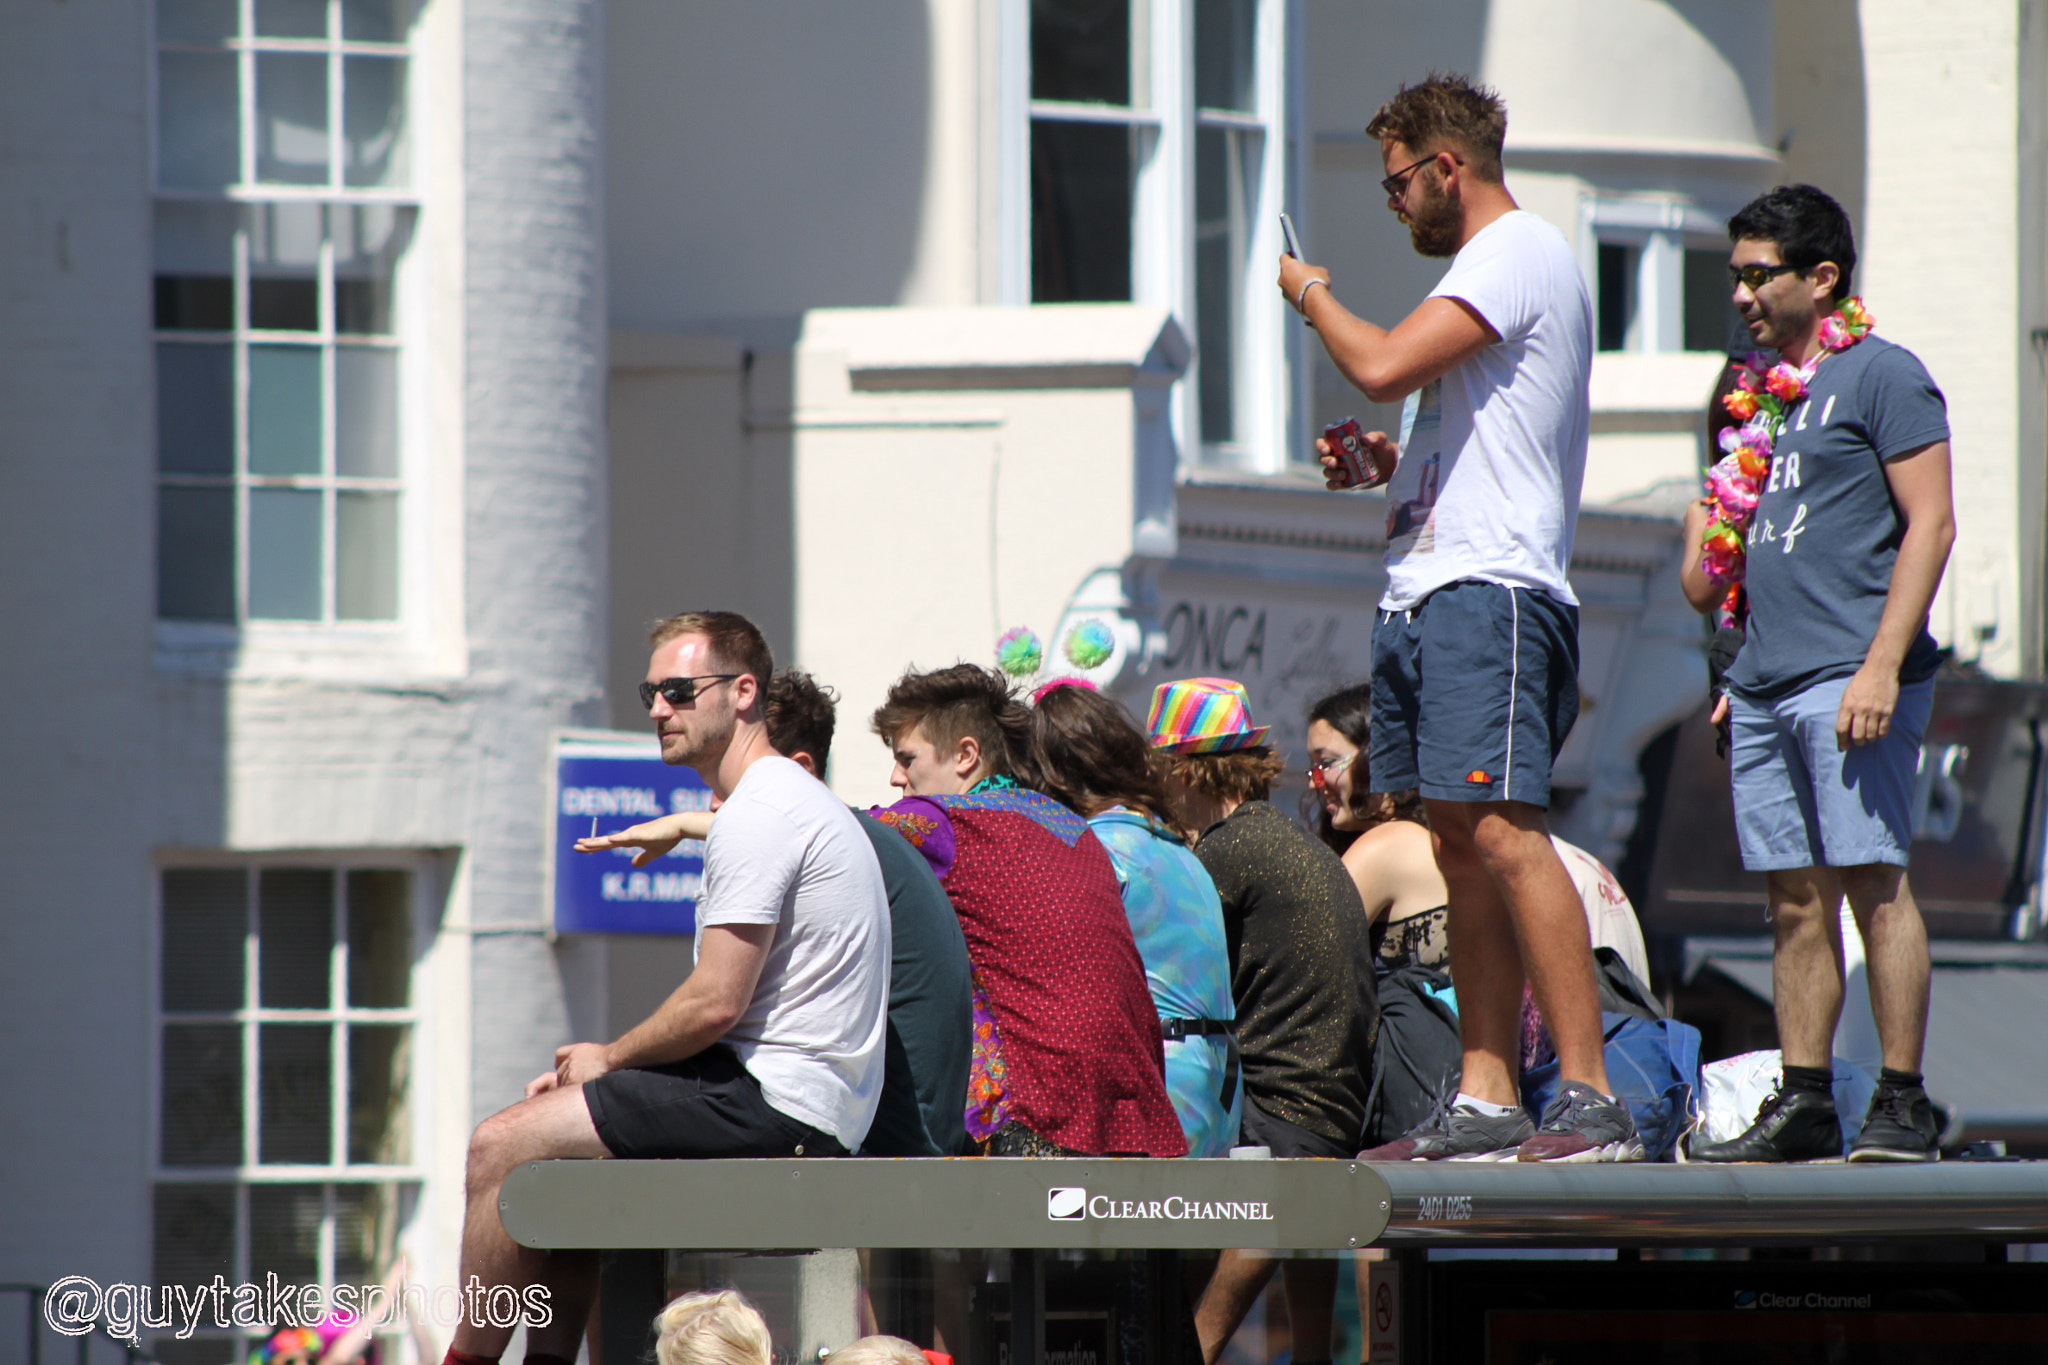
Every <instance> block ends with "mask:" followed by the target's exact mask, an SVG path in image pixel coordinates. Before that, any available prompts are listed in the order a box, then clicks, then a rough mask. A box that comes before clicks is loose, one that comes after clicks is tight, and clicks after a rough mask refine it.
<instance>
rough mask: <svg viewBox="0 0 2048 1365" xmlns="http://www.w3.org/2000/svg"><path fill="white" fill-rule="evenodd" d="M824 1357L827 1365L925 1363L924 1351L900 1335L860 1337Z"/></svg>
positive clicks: (906, 1364) (918, 1364)
mask: <svg viewBox="0 0 2048 1365" xmlns="http://www.w3.org/2000/svg"><path fill="white" fill-rule="evenodd" d="M826 1359H827V1361H828V1362H829V1365H927V1362H926V1360H925V1358H924V1352H923V1351H921V1350H919V1349H918V1348H917V1347H916V1346H915V1345H913V1344H911V1343H910V1342H907V1341H905V1340H904V1339H903V1338H902V1337H884V1336H873V1337H862V1338H861V1339H860V1340H859V1341H855V1342H850V1343H848V1344H847V1345H845V1346H842V1347H840V1348H839V1349H838V1350H836V1351H834V1352H833V1353H832V1354H831V1355H830V1356H828V1357H827V1358H826Z"/></svg>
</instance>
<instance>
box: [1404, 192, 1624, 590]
mask: <svg viewBox="0 0 2048 1365" xmlns="http://www.w3.org/2000/svg"><path fill="white" fill-rule="evenodd" d="M1430 297H1431V298H1453V299H1462V300H1463V301H1464V302H1465V303H1467V304H1469V305H1471V307H1472V308H1473V309H1474V310H1476V311H1477V312H1478V314H1479V316H1481V317H1482V318H1485V319H1486V321H1487V323H1488V324H1489V325H1490V326H1491V327H1492V328H1493V330H1494V331H1495V332H1497V333H1499V334H1500V340H1499V341H1497V342H1495V343H1494V344H1492V345H1490V346H1487V347H1486V348H1484V349H1483V350H1481V351H1480V352H1479V353H1478V354H1477V355H1475V356H1473V357H1472V358H1471V359H1470V360H1467V361H1466V362H1465V363H1464V364H1462V365H1459V366H1458V367H1457V368H1456V369H1453V370H1451V371H1450V372H1448V373H1447V374H1445V375H1443V376H1442V377H1441V378H1439V379H1434V380H1431V381H1430V382H1429V383H1428V384H1425V385H1424V386H1423V387H1422V388H1421V389H1420V390H1418V391H1417V392H1415V393H1413V394H1411V395H1409V398H1408V403H1407V406H1406V407H1405V408H1404V409H1403V410H1402V414H1401V462H1400V464H1399V465H1397V466H1396V467H1395V470H1394V478H1393V481H1392V483H1390V484H1389V485H1388V488H1387V591H1386V595H1385V596H1384V597H1382V598H1381V599H1380V606H1381V608H1382V609H1384V610H1387V611H1406V610H1408V609H1410V608H1412V607H1415V606H1418V605H1420V604H1421V602H1422V599H1423V598H1425V597H1427V596H1429V594H1430V593H1432V592H1434V591H1436V590H1437V589H1438V588H1441V587H1443V586H1444V585H1445V584H1446V583H1455V582H1457V581H1459V580H1460V579H1479V580H1481V581H1484V582H1488V583H1502V584H1506V585H1507V586H1509V587H1517V588H1536V589H1540V590H1541V591H1543V592H1547V593H1549V594H1550V595H1551V596H1552V597H1554V598H1556V599H1557V600H1558V601H1560V602H1565V603H1570V604H1572V605H1577V603H1578V599H1577V598H1576V597H1574V596H1573V595H1572V589H1571V583H1570V581H1569V579H1568V578H1567V577H1566V570H1567V569H1568V568H1569V566H1570V564H1571V557H1572V531H1573V529H1574V528H1575V527H1576V525H1577V523H1578V519H1579V489H1580V486H1581V485H1582V484H1583V483H1584V482H1585V477H1586V432H1587V427H1588V424H1589V422H1590V420H1591V402H1590V399H1589V398H1588V395H1587V384H1588V382H1589V381H1590V379H1591V377H1592V362H1593V307H1592V302H1591V300H1590V299H1588V297H1587V295H1586V282H1585V280H1584V279H1583V278H1582V277H1581V276H1580V274H1579V267H1578V262H1577V261H1575V260H1574V259H1573V258H1572V251H1571V248H1570V247H1569V246H1567V245H1566V244H1565V240H1564V235H1563V234H1562V233H1560V232H1559V231H1558V230H1557V229H1556V228H1554V227H1552V226H1551V225H1550V224H1548V223H1546V222H1544V221H1543V220H1542V219H1541V218H1538V217H1537V216H1536V215H1535V214H1533V213H1527V212H1524V211H1523V210H1520V209H1517V210H1515V211H1514V212H1513V213H1509V214H1506V215H1503V216H1502V217H1500V218H1497V219H1495V220H1494V221H1493V222H1491V223H1488V224H1487V225H1486V226H1485V227H1483V228H1481V229H1480V230H1479V232H1478V233H1477V235H1475V236H1474V237H1473V238H1472V240H1471V241H1469V242H1467V243H1465V246H1464V249H1463V250H1461V251H1459V252H1458V255H1457V259H1456V260H1454V261H1452V262H1451V268H1450V270H1449V272H1448V273H1446V274H1445V275H1444V278H1443V282H1442V283H1440V284H1438V285H1437V287H1436V288H1435V289H1434V290H1432V291H1431V293H1430Z"/></svg>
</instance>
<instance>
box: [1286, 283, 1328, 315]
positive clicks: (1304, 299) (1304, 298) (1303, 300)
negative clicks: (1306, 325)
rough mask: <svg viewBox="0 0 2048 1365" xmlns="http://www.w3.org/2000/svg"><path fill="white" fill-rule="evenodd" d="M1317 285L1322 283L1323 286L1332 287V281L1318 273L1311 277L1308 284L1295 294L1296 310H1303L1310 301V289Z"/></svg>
mask: <svg viewBox="0 0 2048 1365" xmlns="http://www.w3.org/2000/svg"><path fill="white" fill-rule="evenodd" d="M1317 285H1321V286H1323V288H1325V289H1328V288H1329V287H1330V282H1329V281H1328V280H1326V279H1324V278H1323V277H1322V276H1320V275H1317V276H1315V277H1313V278H1312V279H1310V280H1309V282H1308V283H1307V284H1305V285H1303V286H1302V287H1301V292H1300V293H1299V294H1296V295H1295V296H1294V311H1295V312H1297V313H1299V312H1302V311H1303V306H1304V305H1305V304H1307V303H1308V291H1309V290H1311V289H1313V288H1315V287H1316V286H1317Z"/></svg>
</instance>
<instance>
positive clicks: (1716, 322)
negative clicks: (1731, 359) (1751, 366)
mask: <svg viewBox="0 0 2048 1365" xmlns="http://www.w3.org/2000/svg"><path fill="white" fill-rule="evenodd" d="M1734 296H1735V290H1734V287H1733V286H1731V285H1730V284H1729V283H1728V252H1727V250H1726V249H1725V248H1719V247H1717V248H1715V249H1713V250H1708V251H1697V250H1692V251H1687V252H1686V253H1685V349H1686V350H1688V351H1722V352H1727V353H1731V354H1732V353H1733V352H1736V351H1742V350H1747V349H1748V347H1749V331H1748V329H1747V328H1745V327H1743V325H1742V314H1740V313H1738V312H1736V311H1735V298H1734Z"/></svg>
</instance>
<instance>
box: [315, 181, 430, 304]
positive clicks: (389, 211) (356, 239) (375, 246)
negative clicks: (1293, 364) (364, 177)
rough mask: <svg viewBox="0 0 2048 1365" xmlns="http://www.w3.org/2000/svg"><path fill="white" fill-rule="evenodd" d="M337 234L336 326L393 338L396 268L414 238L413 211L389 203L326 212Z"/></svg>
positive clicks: (330, 209) (329, 225) (335, 260)
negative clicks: (393, 290) (408, 243)
mask: <svg viewBox="0 0 2048 1365" xmlns="http://www.w3.org/2000/svg"><path fill="white" fill-rule="evenodd" d="M327 221H328V230H329V232H330V233H331V234H332V235H333V238H334V330H335V331H337V332H352V333H370V334H373V335H382V336H388V335H390V333H391V332H392V330H393V328H394V326H395V325H396V323H395V320H394V318H393V316H392V289H391V276H392V272H393V271H394V270H396V269H397V266H398V257H399V255H400V254H401V253H402V252H403V251H404V250H405V247H406V243H407V242H408V241H409V240H410V239H411V236H412V213H411V211H410V210H408V209H401V208H396V207H394V206H392V205H389V204H367V205H362V206H358V207H353V208H343V207H339V206H337V207H332V208H329V209H328V210H327Z"/></svg>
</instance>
